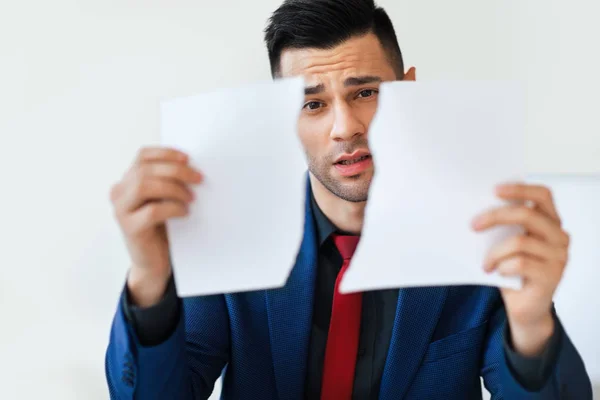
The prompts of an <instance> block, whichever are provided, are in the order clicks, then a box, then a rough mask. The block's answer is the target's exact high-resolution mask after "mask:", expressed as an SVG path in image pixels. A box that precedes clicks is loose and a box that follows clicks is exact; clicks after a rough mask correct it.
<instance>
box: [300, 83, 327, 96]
mask: <svg viewBox="0 0 600 400" xmlns="http://www.w3.org/2000/svg"><path fill="white" fill-rule="evenodd" d="M323 91H325V85H323V84H322V83H321V84H319V85H315V86H307V87H305V88H304V95H305V96H310V95H313V94H319V93H321V92H323Z"/></svg>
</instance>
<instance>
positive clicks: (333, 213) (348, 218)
mask: <svg viewBox="0 0 600 400" xmlns="http://www.w3.org/2000/svg"><path fill="white" fill-rule="evenodd" d="M310 184H311V187H312V192H313V196H314V197H315V201H316V202H317V204H318V205H319V208H320V209H321V211H322V212H323V214H325V216H326V217H327V218H329V220H330V221H331V222H332V223H333V224H334V225H335V226H336V227H337V228H338V229H339V230H341V231H344V232H348V233H353V234H360V232H361V230H362V226H363V220H364V216H365V206H366V204H367V202H366V201H363V202H360V203H353V202H350V201H346V200H344V199H340V198H339V197H337V196H336V195H334V194H333V193H331V192H330V191H329V190H328V189H327V188H326V187H325V186H323V184H322V183H321V182H320V181H319V180H318V179H316V178H315V177H314V176H313V175H312V174H310Z"/></svg>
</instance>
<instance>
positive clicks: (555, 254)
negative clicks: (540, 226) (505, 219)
mask: <svg viewBox="0 0 600 400" xmlns="http://www.w3.org/2000/svg"><path fill="white" fill-rule="evenodd" d="M521 255H527V256H529V257H534V258H536V259H538V260H540V261H542V262H543V261H546V262H548V261H558V260H559V259H561V254H560V252H559V251H558V250H557V249H556V248H555V247H553V246H551V245H549V244H548V243H546V242H543V241H541V240H539V239H536V238H533V237H530V236H513V237H511V238H509V239H507V240H504V241H502V242H500V243H498V244H497V245H495V246H494V247H492V249H491V250H490V251H489V253H488V255H487V256H486V258H485V261H484V268H485V270H486V271H488V272H490V271H493V270H494V269H496V268H497V266H498V264H499V263H500V262H502V261H504V260H506V259H509V258H511V257H515V256H521Z"/></svg>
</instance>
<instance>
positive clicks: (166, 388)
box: [105, 292, 229, 400]
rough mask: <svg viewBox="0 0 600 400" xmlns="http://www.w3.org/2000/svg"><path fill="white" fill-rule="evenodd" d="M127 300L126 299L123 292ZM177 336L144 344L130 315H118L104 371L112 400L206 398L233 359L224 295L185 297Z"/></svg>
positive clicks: (120, 308) (118, 311) (111, 335)
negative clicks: (152, 343) (147, 344)
mask: <svg viewBox="0 0 600 400" xmlns="http://www.w3.org/2000/svg"><path fill="white" fill-rule="evenodd" d="M122 296H126V293H125V292H123V293H122ZM180 301H182V312H181V313H180V316H179V319H178V321H177V327H176V328H175V330H174V332H173V333H172V334H171V335H170V336H169V337H168V338H167V339H166V340H165V341H164V342H162V343H161V344H158V345H156V346H143V345H141V344H140V341H139V339H138V337H137V336H136V334H135V330H134V329H133V327H132V326H131V324H130V323H129V321H128V319H127V318H126V316H125V310H124V307H123V305H124V303H125V301H124V298H121V300H120V301H119V305H118V308H117V312H116V314H115V317H114V320H113V325H112V329H111V333H110V341H109V344H108V349H107V351H106V360H105V372H106V379H107V381H108V387H109V392H110V397H111V399H119V400H134V399H135V400H150V399H182V400H186V399H190V400H191V399H207V398H208V397H209V396H210V395H211V393H212V391H213V387H214V383H215V381H216V380H217V378H218V377H219V376H220V374H221V372H222V370H223V368H224V367H225V365H226V363H227V361H228V359H229V317H228V313H227V306H226V304H225V298H224V296H223V295H215V296H204V297H193V298H186V299H183V300H180Z"/></svg>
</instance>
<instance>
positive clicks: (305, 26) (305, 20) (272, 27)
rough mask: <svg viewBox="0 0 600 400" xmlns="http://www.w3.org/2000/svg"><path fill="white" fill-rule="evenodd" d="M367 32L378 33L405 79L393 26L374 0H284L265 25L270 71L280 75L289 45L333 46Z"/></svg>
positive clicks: (307, 46) (400, 53) (399, 76)
mask: <svg viewBox="0 0 600 400" xmlns="http://www.w3.org/2000/svg"><path fill="white" fill-rule="evenodd" d="M367 33H374V34H375V35H376V36H377V38H378V39H379V42H380V43H381V45H382V47H383V49H384V50H385V51H386V53H387V56H388V59H389V61H390V63H391V64H392V66H393V67H394V70H395V71H396V76H397V79H402V78H403V77H404V62H403V60H402V52H401V51H400V46H399V45H398V39H397V38H396V32H395V30H394V26H393V24H392V21H391V20H390V17H389V16H388V14H387V13H386V12H385V10H384V9H383V8H381V7H377V6H376V5H375V2H374V0H285V1H284V2H283V4H282V5H281V6H280V7H279V8H278V9H277V10H276V11H275V12H274V13H273V15H272V16H271V18H270V19H269V23H268V26H267V28H266V29H265V43H266V45H267V50H268V52H269V61H270V63H271V75H272V76H273V77H277V76H278V75H279V72H280V71H279V70H280V66H281V65H280V63H281V53H282V52H283V51H284V50H286V49H301V48H317V49H330V48H333V47H335V46H337V45H339V44H341V43H343V42H344V41H346V40H348V39H350V38H353V37H357V36H362V35H365V34H367Z"/></svg>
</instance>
